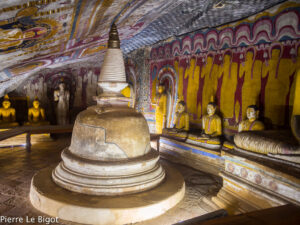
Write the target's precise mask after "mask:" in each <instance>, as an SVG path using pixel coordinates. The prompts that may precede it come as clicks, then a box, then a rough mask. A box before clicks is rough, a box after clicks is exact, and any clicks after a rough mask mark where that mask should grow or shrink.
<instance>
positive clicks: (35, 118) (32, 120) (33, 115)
mask: <svg viewBox="0 0 300 225" xmlns="http://www.w3.org/2000/svg"><path fill="white" fill-rule="evenodd" d="M32 105H33V107H31V108H29V109H28V122H26V123H25V125H30V126H40V125H48V124H50V123H49V122H48V121H45V110H44V109H43V108H42V107H40V102H39V100H38V99H37V98H36V99H35V100H34V101H33V103H32Z"/></svg>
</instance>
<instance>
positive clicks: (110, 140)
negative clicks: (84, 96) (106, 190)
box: [69, 107, 151, 161]
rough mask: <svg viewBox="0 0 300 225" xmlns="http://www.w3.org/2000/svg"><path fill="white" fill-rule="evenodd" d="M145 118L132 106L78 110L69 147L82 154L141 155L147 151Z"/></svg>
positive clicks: (108, 156) (109, 157) (110, 157)
mask: <svg viewBox="0 0 300 225" xmlns="http://www.w3.org/2000/svg"><path fill="white" fill-rule="evenodd" d="M150 149H151V148H150V134H149V128H148V125H147V122H146V119H145V118H144V116H143V115H142V114H141V113H137V112H136V111H135V110H134V109H131V108H124V109H119V110H114V109H113V108H111V109H107V110H106V111H104V112H101V113H100V114H99V113H97V107H90V108H89V109H88V110H86V111H83V112H81V113H80V114H79V115H78V116H77V119H76V122H75V126H74V130H73V135H72V141H71V146H70V147H69V150H70V151H71V152H72V153H73V154H74V155H78V156H80V157H82V158H86V159H93V160H101V161H102V160H103V161H105V160H119V159H127V158H134V157H138V156H143V155H145V154H147V153H148V152H149V151H150Z"/></svg>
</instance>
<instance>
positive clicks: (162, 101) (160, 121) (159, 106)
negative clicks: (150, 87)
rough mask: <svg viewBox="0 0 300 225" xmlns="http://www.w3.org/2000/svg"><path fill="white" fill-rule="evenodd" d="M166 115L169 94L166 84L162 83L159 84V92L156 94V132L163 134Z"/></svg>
mask: <svg viewBox="0 0 300 225" xmlns="http://www.w3.org/2000/svg"><path fill="white" fill-rule="evenodd" d="M166 115H167V95H166V93H165V86H163V85H162V84H160V85H159V86H158V94H157V96H156V108H155V121H156V122H155V125H156V133H157V134H161V133H162V130H163V128H165V127H166Z"/></svg>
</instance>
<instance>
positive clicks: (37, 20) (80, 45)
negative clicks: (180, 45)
mask: <svg viewBox="0 0 300 225" xmlns="http://www.w3.org/2000/svg"><path fill="white" fill-rule="evenodd" d="M282 2H284V0H248V1H244V0H176V1H174V0H127V1H124V0H35V1H28V0H9V1H1V2H0V96H2V95H3V93H4V92H8V91H10V90H11V89H13V86H12V85H14V86H17V82H19V83H20V81H21V80H24V79H26V78H27V77H28V76H30V75H31V74H34V73H36V72H38V71H40V70H43V69H46V68H55V67H59V66H62V65H64V64H72V63H77V62H82V61H86V60H94V61H95V63H99V65H101V63H102V60H103V56H104V53H105V49H106V41H107V39H108V31H109V29H110V26H111V24H112V23H113V22H115V23H116V24H117V26H118V30H119V34H120V39H121V41H122V45H121V48H122V49H123V51H124V53H125V54H126V53H129V52H131V51H133V50H135V49H138V48H140V47H143V46H146V45H151V44H154V43H156V42H158V41H161V40H164V39H167V38H170V37H174V36H178V35H181V34H184V33H189V32H192V31H195V30H201V29H203V30H205V29H207V28H209V27H216V26H220V25H224V24H226V23H229V22H233V21H237V20H239V19H242V18H246V17H247V16H251V15H254V14H256V13H257V12H260V11H263V10H264V9H267V8H270V7H272V6H275V5H277V4H279V3H282ZM290 2H293V3H294V2H297V1H290ZM9 86H10V88H8V87H9Z"/></svg>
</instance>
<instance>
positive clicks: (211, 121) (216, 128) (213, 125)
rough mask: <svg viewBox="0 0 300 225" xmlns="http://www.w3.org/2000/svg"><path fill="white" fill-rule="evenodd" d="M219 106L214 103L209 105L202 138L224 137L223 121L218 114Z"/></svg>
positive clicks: (203, 124)
mask: <svg viewBox="0 0 300 225" xmlns="http://www.w3.org/2000/svg"><path fill="white" fill-rule="evenodd" d="M216 110H217V106H216V104H215V103H214V102H210V103H208V105H207V115H204V116H203V118H202V130H203V133H202V137H203V138H214V137H218V136H221V135H222V121H221V118H220V117H219V116H218V115H217V114H216Z"/></svg>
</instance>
